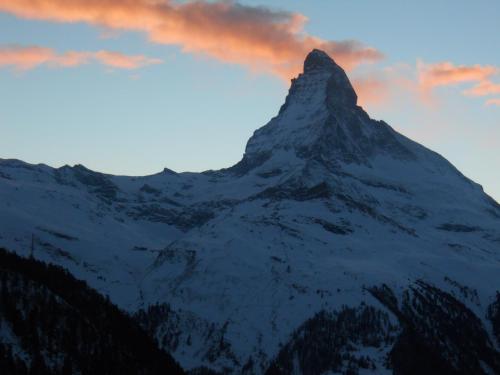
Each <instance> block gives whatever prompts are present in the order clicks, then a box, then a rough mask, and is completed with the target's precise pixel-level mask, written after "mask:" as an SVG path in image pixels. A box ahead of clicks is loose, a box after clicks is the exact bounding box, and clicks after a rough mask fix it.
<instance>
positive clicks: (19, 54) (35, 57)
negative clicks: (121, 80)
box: [0, 46, 162, 70]
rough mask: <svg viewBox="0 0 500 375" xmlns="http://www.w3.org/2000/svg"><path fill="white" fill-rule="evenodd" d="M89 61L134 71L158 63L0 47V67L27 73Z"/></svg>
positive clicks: (101, 53)
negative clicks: (31, 70) (39, 68)
mask: <svg viewBox="0 0 500 375" xmlns="http://www.w3.org/2000/svg"><path fill="white" fill-rule="evenodd" d="M93 61H94V62H95V61H96V62H99V63H101V64H103V65H105V66H108V67H112V68H116V69H137V68H140V67H143V66H146V65H151V64H159V63H161V62H162V61H161V60H159V59H153V58H149V57H146V56H143V55H124V54H122V53H119V52H112V51H103V50H102V51H97V52H89V51H68V52H65V53H62V54H58V53H56V52H55V51H54V50H52V49H50V48H45V47H39V46H3V47H2V46H0V67H12V68H14V69H16V70H30V69H34V68H36V67H38V66H41V65H46V66H49V67H62V68H68V67H75V66H79V65H83V64H87V63H90V62H93Z"/></svg>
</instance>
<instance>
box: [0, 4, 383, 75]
mask: <svg viewBox="0 0 500 375" xmlns="http://www.w3.org/2000/svg"><path fill="white" fill-rule="evenodd" d="M0 11H4V12H8V13H11V14H14V15H16V16H18V17H23V18H27V19H37V20H47V21H56V22H68V23H74V22H85V23H89V24H93V25H98V26H101V27H106V28H109V29H114V30H131V31H140V32H144V33H146V35H147V36H148V38H149V39H150V40H151V41H152V42H155V43H160V44H169V45H179V46H180V47H181V48H182V50H183V51H185V52H191V53H201V54H204V55H207V56H210V57H212V58H215V59H218V60H220V61H223V62H228V63H235V64H241V65H244V66H247V67H249V68H250V69H252V70H255V71H263V72H269V73H273V74H277V75H279V76H280V77H283V78H286V79H289V78H291V77H293V76H294V75H296V74H297V73H298V72H300V69H301V66H302V62H303V59H304V56H305V55H306V54H307V53H308V52H309V51H310V50H311V49H313V48H319V49H323V50H324V51H326V52H327V53H329V54H330V55H331V56H333V57H334V58H335V59H336V60H337V62H338V63H339V64H340V65H342V66H344V67H345V68H346V69H348V70H349V69H352V68H354V67H355V66H357V65H358V64H361V63H363V62H371V61H376V60H378V59H380V58H381V57H382V54H381V53H380V52H379V51H377V50H375V49H374V48H370V47H366V46H364V45H362V44H360V43H359V42H356V41H344V42H335V41H326V40H323V39H320V38H317V37H314V36H311V35H308V34H306V33H305V32H304V31H303V26H304V24H305V22H306V21H307V19H306V17H304V16H303V15H301V14H297V13H289V12H284V11H274V10H270V9H268V8H264V7H252V6H247V5H242V4H239V3H237V2H234V1H230V0H227V1H224V0H222V1H208V0H197V1H189V2H174V1H172V0H106V1H103V0H36V1H33V0H0Z"/></svg>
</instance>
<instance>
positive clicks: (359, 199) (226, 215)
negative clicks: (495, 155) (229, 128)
mask: <svg viewBox="0 0 500 375" xmlns="http://www.w3.org/2000/svg"><path fill="white" fill-rule="evenodd" d="M32 242H33V246H32ZM0 246H4V247H6V248H9V249H12V250H14V251H16V252H18V253H19V254H22V255H27V254H29V253H30V252H31V249H32V248H34V251H33V252H34V256H35V258H39V259H43V260H47V261H50V262H53V263H57V264H59V265H62V266H64V267H66V268H68V269H69V270H70V271H71V272H72V273H73V274H75V275H76V276H77V277H78V278H83V279H85V280H87V281H88V283H89V284H90V285H91V286H93V287H94V288H96V289H97V290H99V291H101V292H102V293H104V294H107V295H109V296H110V298H111V300H112V301H113V302H115V303H117V304H118V305H120V306H121V307H123V308H125V309H127V310H128V311H130V312H137V311H138V310H140V311H139V312H138V313H137V318H138V319H139V321H141V322H142V324H143V325H144V326H145V327H146V328H147V329H148V330H150V332H151V333H152V334H154V335H155V336H156V337H157V338H158V339H159V341H160V343H161V344H162V345H163V346H164V347H165V348H166V349H168V350H169V351H170V352H172V354H173V355H174V356H175V358H176V359H177V360H178V361H179V362H180V363H181V364H182V365H183V366H184V367H185V368H186V369H193V368H197V367H200V366H205V367H207V368H211V369H213V370H217V371H220V372H227V373H255V374H261V373H264V372H266V371H268V372H269V373H283V374H286V373H305V374H333V373H344V372H345V371H348V370H349V369H350V370H351V371H354V373H356V371H359V373H363V374H365V373H377V374H382V373H392V372H393V371H394V373H400V374H406V373H418V372H411V371H410V370H411V368H406V370H405V367H404V366H407V367H411V366H409V365H408V364H409V363H410V361H409V360H408V358H407V357H408V353H410V352H411V353H413V354H412V355H413V356H414V357H415V358H416V364H415V366H414V367H413V371H417V370H415V369H417V368H418V366H419V365H423V363H426V364H430V365H429V366H431V367H430V368H432V369H434V370H435V371H438V372H435V373H436V374H437V373H447V372H446V371H455V370H456V371H457V372H455V373H457V374H458V373H460V374H461V373H464V374H465V373H468V374H472V373H484V374H488V373H500V354H499V353H498V345H500V342H499V341H497V340H500V312H499V311H500V298H499V297H498V296H497V294H496V293H497V292H498V291H499V290H500V205H499V204H498V203H497V202H496V201H494V200H493V199H492V198H490V197H489V196H488V195H486V194H485V193H484V192H483V190H482V188H481V186H480V185H478V184H476V183H474V182H473V181H471V180H469V179H468V178H466V177H465V176H463V175H462V174H461V173H460V172H459V171H458V170H457V169H456V168H454V167H453V166H452V165H451V164H450V163H449V162H448V161H447V160H445V159H444V158H443V157H442V156H440V155H438V154H437V153H435V152H433V151H431V150H429V149H427V148H425V147H423V146H422V145H420V144H417V143H415V142H413V141H412V140H410V139H408V138H406V137H404V136H403V135H401V134H399V133H397V132H396V131H394V129H392V128H391V127H390V126H389V125H388V124H386V123H385V122H383V121H375V120H372V119H370V117H369V116H368V114H367V113H366V112H365V111H364V110H363V109H362V108H361V107H360V106H358V105H357V96H356V93H355V92H354V90H353V88H352V86H351V84H350V82H349V79H348V78H347V76H346V74H345V72H344V71H343V70H342V69H341V68H340V67H339V66H338V65H337V64H336V63H335V62H334V61H333V60H332V59H331V58H330V57H329V56H328V55H326V54H325V53H324V52H322V51H318V50H314V51H312V52H311V53H310V54H309V55H308V56H307V58H306V60H305V62H304V72H303V73H302V74H300V75H299V76H298V77H297V78H296V79H294V80H293V81H292V85H291V88H290V91H289V94H288V96H287V98H286V101H285V104H284V105H283V106H282V107H281V109H280V111H279V114H278V115H277V116H276V117H274V118H273V119H271V121H270V122H269V123H268V124H266V125H265V126H263V127H262V128H260V129H258V130H257V131H256V132H255V133H254V135H253V136H252V137H251V138H250V140H249V141H248V144H247V147H246V150H245V154H244V156H243V158H242V160H241V161H240V162H239V163H237V164H236V165H234V166H232V167H230V168H227V169H222V170H219V171H207V172H203V173H175V172H173V171H171V170H168V169H165V170H164V171H163V172H161V173H158V174H156V175H152V176H146V177H125V176H112V175H106V174H101V173H97V172H93V171H91V170H88V169H86V168H85V167H83V166H81V165H77V166H74V167H69V166H65V167H62V168H58V169H54V168H51V167H48V166H45V165H31V164H27V163H24V162H21V161H17V160H1V161H0ZM346 322H348V323H349V324H347V323H346ZM495 322H496V323H495ZM340 326H341V327H342V329H340V328H339V327H340ZM321 327H331V328H329V329H328V332H330V333H329V334H328V335H326V336H325V335H324V333H325V330H324V329H323V328H321ZM363 327H364V328H363ZM366 327H368V328H366ZM460 327H461V328H460ZM336 330H337V331H336ZM455 331H461V332H462V336H461V335H460V334H458V333H456V332H455ZM332 332H333V333H332ZM335 332H337V333H335ZM338 332H342V334H340V333H338ZM464 332H467V333H470V335H467V336H463V335H464V334H465V333H464ZM471 336H473V337H474V339H471V338H470V337H471ZM311 337H312V338H315V339H311ZM339 337H341V338H342V339H339ZM465 338H469V339H470V340H465ZM316 339H317V340H316ZM339 340H340V341H339ZM462 341H467V343H464V342H462ZM304 348H309V349H304ZM311 348H313V349H314V350H313V349H311ZM415 348H417V349H418V353H420V354H422V353H424V354H422V356H423V357H425V358H426V360H424V361H420V362H418V360H419V357H418V355H415V350H416V349H415ZM422 348H424V349H425V350H424V349H422ZM414 349H415V350H414ZM311 350H312V352H311ZM318 353H322V354H321V355H319V354H318ZM425 353H427V354H425ZM436 353H438V354H436ZM431 354H432V355H431ZM429 356H437V357H439V358H437V357H436V358H437V359H436V358H434V357H432V358H433V359H432V360H429ZM316 357H318V358H319V359H317V358H316ZM324 358H330V360H327V361H325V360H324ZM464 358H465V359H464ZM433 361H434V362H433ZM440 361H441V362H440ZM440 366H441V367H440ZM443 366H444V367H443ZM446 366H448V367H446ZM424 370H425V371H427V372H425V373H431V372H429V371H430V370H429V369H424ZM424 370H422V371H424ZM384 371H385V372H384ZM420 373H424V372H420ZM449 373H452V372H449Z"/></svg>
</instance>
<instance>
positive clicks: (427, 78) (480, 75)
mask: <svg viewBox="0 0 500 375" xmlns="http://www.w3.org/2000/svg"><path fill="white" fill-rule="evenodd" d="M417 70H418V79H419V83H420V85H421V86H422V87H424V88H427V89H432V88H434V87H436V86H447V85H454V84H459V83H464V82H475V81H484V80H486V79H487V78H489V77H491V76H492V75H494V74H496V73H497V72H498V68H496V67H494V66H489V65H486V66H482V65H471V66H465V65H459V66H455V65H453V64H452V63H450V62H440V63H436V64H425V63H423V62H422V61H418V62H417Z"/></svg>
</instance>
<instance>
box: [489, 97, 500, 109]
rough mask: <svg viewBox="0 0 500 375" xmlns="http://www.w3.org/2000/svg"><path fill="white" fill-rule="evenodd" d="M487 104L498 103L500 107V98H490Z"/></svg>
mask: <svg viewBox="0 0 500 375" xmlns="http://www.w3.org/2000/svg"><path fill="white" fill-rule="evenodd" d="M486 105H496V106H499V107H500V98H494V99H488V100H487V101H486Z"/></svg>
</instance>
